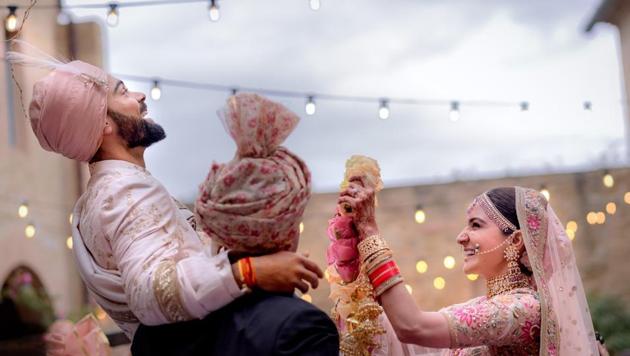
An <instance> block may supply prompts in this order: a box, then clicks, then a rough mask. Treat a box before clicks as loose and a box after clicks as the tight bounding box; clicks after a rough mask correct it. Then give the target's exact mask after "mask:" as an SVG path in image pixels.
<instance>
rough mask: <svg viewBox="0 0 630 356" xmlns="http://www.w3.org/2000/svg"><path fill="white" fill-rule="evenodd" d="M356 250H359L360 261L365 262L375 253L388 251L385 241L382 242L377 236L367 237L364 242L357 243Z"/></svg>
mask: <svg viewBox="0 0 630 356" xmlns="http://www.w3.org/2000/svg"><path fill="white" fill-rule="evenodd" d="M357 248H358V249H359V256H360V257H361V260H362V261H365V260H367V259H368V258H369V257H370V256H372V255H373V254H375V253H376V252H379V251H382V250H385V249H389V247H388V246H387V243H386V242H385V240H383V239H382V238H381V237H380V236H378V235H372V236H369V237H367V238H366V239H365V240H363V241H361V242H359V244H358V245H357Z"/></svg>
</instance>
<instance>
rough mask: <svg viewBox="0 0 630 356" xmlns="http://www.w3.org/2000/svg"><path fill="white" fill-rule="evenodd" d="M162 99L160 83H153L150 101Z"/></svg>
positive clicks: (155, 81)
mask: <svg viewBox="0 0 630 356" xmlns="http://www.w3.org/2000/svg"><path fill="white" fill-rule="evenodd" d="M161 97H162V89H161V88H160V82H159V81H157V80H154V81H153V88H151V99H153V100H155V101H158V100H160V98H161Z"/></svg>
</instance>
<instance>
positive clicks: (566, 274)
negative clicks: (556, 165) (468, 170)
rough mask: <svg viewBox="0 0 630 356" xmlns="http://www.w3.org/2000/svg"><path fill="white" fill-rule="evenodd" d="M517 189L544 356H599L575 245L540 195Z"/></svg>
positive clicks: (521, 225) (518, 208)
mask: <svg viewBox="0 0 630 356" xmlns="http://www.w3.org/2000/svg"><path fill="white" fill-rule="evenodd" d="M515 189H516V211H517V214H518V221H519V225H520V227H521V232H522V234H523V240H524V242H525V248H526V251H527V256H528V259H529V264H530V265H531V268H532V272H533V275H534V283H535V287H536V289H537V291H538V293H539V296H540V307H541V325H540V355H550V356H551V355H562V356H564V355H594V356H595V355H598V354H599V351H598V348H597V341H596V340H595V333H594V331H593V322H592V320H591V315H590V312H589V309H588V304H587V302H586V297H585V295H584V288H583V287H582V280H581V278H580V274H579V272H578V269H577V265H576V263H575V256H574V254H573V248H572V247H571V241H570V240H569V238H568V237H567V234H566V232H565V230H564V227H563V225H562V223H561V222H560V220H559V219H558V217H557V216H556V214H555V213H554V211H553V209H552V208H551V206H550V205H549V203H548V202H547V200H546V199H545V197H544V196H543V195H542V194H540V193H539V192H538V191H536V190H534V189H528V188H522V187H516V188H515Z"/></svg>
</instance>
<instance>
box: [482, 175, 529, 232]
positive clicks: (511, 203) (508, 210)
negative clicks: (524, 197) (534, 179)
mask: <svg viewBox="0 0 630 356" xmlns="http://www.w3.org/2000/svg"><path fill="white" fill-rule="evenodd" d="M487 194H488V197H489V198H490V200H491V201H492V204H494V206H495V207H496V208H497V210H499V212H500V213H501V214H502V215H503V216H504V217H505V218H506V219H508V220H509V221H510V222H511V223H512V224H514V226H516V227H517V228H518V229H520V228H521V226H520V225H519V223H518V216H517V215H516V189H514V187H499V188H494V189H491V190H489V191H488V193H487ZM513 232H514V231H512V230H508V231H507V232H503V233H504V234H505V236H509V235H511V234H512V233H513Z"/></svg>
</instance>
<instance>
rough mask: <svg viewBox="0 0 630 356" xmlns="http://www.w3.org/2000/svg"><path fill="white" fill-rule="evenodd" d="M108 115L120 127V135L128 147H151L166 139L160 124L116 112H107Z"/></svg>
mask: <svg viewBox="0 0 630 356" xmlns="http://www.w3.org/2000/svg"><path fill="white" fill-rule="evenodd" d="M107 115H109V117H111V118H112V120H113V121H114V122H115V123H116V125H117V126H118V135H119V136H120V137H121V138H122V139H123V140H124V141H125V142H126V143H127V147H129V148H135V147H149V146H151V145H152V144H154V143H156V142H158V141H161V140H163V139H164V138H165V137H166V133H165V132H164V129H163V128H162V126H160V125H159V124H156V123H154V122H150V121H147V120H145V119H143V118H141V117H133V116H128V115H125V114H121V113H118V112H115V111H110V110H108V111H107Z"/></svg>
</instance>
